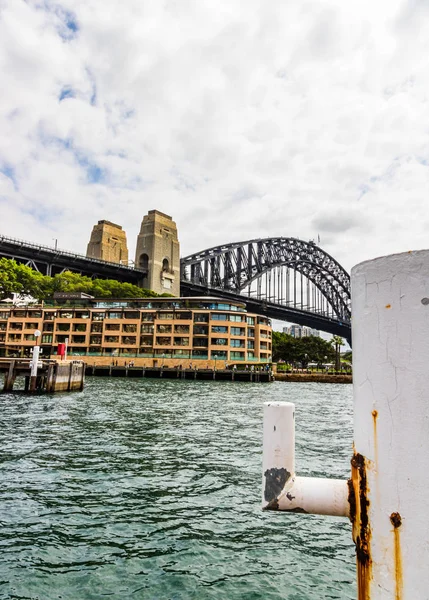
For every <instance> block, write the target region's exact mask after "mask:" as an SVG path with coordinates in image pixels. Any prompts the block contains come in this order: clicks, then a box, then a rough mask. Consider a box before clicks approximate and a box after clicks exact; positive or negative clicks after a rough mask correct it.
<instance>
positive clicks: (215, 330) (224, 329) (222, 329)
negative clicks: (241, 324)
mask: <svg viewBox="0 0 429 600" xmlns="http://www.w3.org/2000/svg"><path fill="white" fill-rule="evenodd" d="M212 333H228V327H226V326H225V325H212Z"/></svg>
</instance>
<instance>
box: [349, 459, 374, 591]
mask: <svg viewBox="0 0 429 600" xmlns="http://www.w3.org/2000/svg"><path fill="white" fill-rule="evenodd" d="M351 464H352V477H351V479H350V480H349V482H348V487H349V504H350V520H351V522H352V532H353V541H354V543H355V547H356V568H357V579H358V600H370V582H371V577H372V573H371V571H372V560H371V551H370V541H371V528H370V526H369V519H368V507H369V500H368V484H367V477H366V460H365V457H364V456H362V454H358V453H356V452H355V453H354V455H353V458H352V460H351Z"/></svg>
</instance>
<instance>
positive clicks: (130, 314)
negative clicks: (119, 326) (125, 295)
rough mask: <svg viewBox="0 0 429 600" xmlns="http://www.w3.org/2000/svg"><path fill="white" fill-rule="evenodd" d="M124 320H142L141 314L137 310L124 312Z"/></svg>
mask: <svg viewBox="0 0 429 600" xmlns="http://www.w3.org/2000/svg"><path fill="white" fill-rule="evenodd" d="M124 319H135V320H137V319H140V313H139V312H137V311H135V310H126V311H124Z"/></svg>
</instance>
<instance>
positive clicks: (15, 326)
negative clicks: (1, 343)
mask: <svg viewBox="0 0 429 600" xmlns="http://www.w3.org/2000/svg"><path fill="white" fill-rule="evenodd" d="M9 329H12V330H13V331H22V323H9Z"/></svg>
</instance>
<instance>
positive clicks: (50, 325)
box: [43, 323, 54, 331]
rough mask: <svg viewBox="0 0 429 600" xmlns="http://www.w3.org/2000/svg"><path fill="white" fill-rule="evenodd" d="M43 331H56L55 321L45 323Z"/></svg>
mask: <svg viewBox="0 0 429 600" xmlns="http://www.w3.org/2000/svg"><path fill="white" fill-rule="evenodd" d="M43 331H54V324H53V323H43Z"/></svg>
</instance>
